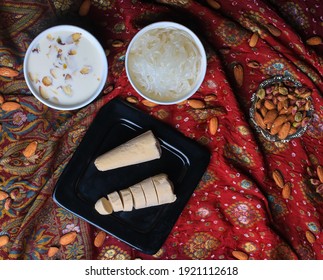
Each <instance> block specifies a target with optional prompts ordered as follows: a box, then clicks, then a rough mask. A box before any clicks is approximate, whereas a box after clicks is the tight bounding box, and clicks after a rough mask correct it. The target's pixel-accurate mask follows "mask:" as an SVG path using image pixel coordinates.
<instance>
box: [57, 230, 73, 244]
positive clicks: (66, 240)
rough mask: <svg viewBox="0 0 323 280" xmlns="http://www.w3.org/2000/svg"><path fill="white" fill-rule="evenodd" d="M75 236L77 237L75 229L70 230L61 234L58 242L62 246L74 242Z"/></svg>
mask: <svg viewBox="0 0 323 280" xmlns="http://www.w3.org/2000/svg"><path fill="white" fill-rule="evenodd" d="M76 237H77V233H76V232H75V231H70V232H68V233H66V234H64V235H63V236H61V238H60V239H59V244H61V245H63V246H65V245H68V244H71V243H72V242H74V240H75V239H76Z"/></svg>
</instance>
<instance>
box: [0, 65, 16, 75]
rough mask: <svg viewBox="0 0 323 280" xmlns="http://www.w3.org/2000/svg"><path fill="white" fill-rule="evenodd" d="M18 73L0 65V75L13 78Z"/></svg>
mask: <svg viewBox="0 0 323 280" xmlns="http://www.w3.org/2000/svg"><path fill="white" fill-rule="evenodd" d="M18 75H19V72H18V71H17V70H15V69H12V68H9V67H5V66H4V67H0V76H3V77H8V78H13V77H16V76H18Z"/></svg>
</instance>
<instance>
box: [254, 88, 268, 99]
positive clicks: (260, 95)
mask: <svg viewBox="0 0 323 280" xmlns="http://www.w3.org/2000/svg"><path fill="white" fill-rule="evenodd" d="M256 95H257V97H258V98H259V99H264V98H265V95H266V92H265V90H264V89H263V88H261V89H259V90H258V91H257V94H256Z"/></svg>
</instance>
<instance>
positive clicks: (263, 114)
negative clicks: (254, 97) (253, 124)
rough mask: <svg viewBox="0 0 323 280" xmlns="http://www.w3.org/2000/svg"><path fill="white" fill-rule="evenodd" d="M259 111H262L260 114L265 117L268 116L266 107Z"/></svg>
mask: <svg viewBox="0 0 323 280" xmlns="http://www.w3.org/2000/svg"><path fill="white" fill-rule="evenodd" d="M259 111H260V114H261V115H262V116H263V117H264V116H266V114H267V112H268V109H267V108H266V107H265V106H262V107H261V108H260V110H259Z"/></svg>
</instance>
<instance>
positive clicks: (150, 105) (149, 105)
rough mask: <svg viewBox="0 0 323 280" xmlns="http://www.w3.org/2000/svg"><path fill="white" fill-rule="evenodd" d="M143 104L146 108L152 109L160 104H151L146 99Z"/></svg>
mask: <svg viewBox="0 0 323 280" xmlns="http://www.w3.org/2000/svg"><path fill="white" fill-rule="evenodd" d="M141 102H142V104H144V105H145V106H147V107H150V108H153V107H156V106H157V105H158V104H156V103H154V102H151V101H149V100H147V99H144V100H142V101H141Z"/></svg>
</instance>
